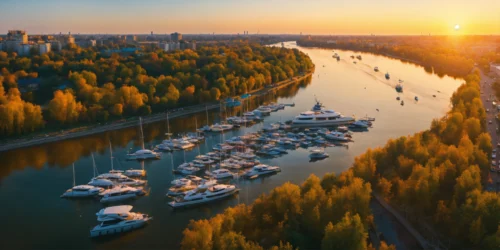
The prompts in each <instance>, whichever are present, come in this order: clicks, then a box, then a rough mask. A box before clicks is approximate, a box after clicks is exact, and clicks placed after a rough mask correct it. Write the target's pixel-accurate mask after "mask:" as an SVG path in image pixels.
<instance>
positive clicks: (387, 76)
mask: <svg viewBox="0 0 500 250" xmlns="http://www.w3.org/2000/svg"><path fill="white" fill-rule="evenodd" d="M385 79H387V80H389V79H391V75H389V72H387V73H385Z"/></svg>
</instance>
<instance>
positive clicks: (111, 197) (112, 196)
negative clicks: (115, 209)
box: [100, 186, 144, 203]
mask: <svg viewBox="0 0 500 250" xmlns="http://www.w3.org/2000/svg"><path fill="white" fill-rule="evenodd" d="M143 194H144V190H142V189H138V188H133V187H129V186H117V187H114V188H112V189H108V190H105V191H103V192H102V193H100V195H102V198H101V203H107V202H117V201H124V200H128V199H132V198H135V197H138V196H140V195H143Z"/></svg>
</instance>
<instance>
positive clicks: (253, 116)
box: [243, 112, 262, 120]
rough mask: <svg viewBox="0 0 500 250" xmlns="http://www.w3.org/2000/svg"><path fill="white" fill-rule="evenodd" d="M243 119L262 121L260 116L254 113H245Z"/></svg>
mask: <svg viewBox="0 0 500 250" xmlns="http://www.w3.org/2000/svg"><path fill="white" fill-rule="evenodd" d="M243 118H244V119H247V120H262V118H261V117H260V115H257V114H256V113H255V112H246V113H244V114H243Z"/></svg>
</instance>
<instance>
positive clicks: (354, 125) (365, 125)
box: [349, 121, 370, 128]
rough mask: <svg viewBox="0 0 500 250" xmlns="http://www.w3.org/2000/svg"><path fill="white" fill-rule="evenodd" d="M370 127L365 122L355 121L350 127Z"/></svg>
mask: <svg viewBox="0 0 500 250" xmlns="http://www.w3.org/2000/svg"><path fill="white" fill-rule="evenodd" d="M369 126H370V125H368V124H367V123H365V122H363V121H355V122H353V123H352V124H350V125H349V127H351V128H368V127H369Z"/></svg>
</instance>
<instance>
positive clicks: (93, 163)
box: [90, 153, 97, 178]
mask: <svg viewBox="0 0 500 250" xmlns="http://www.w3.org/2000/svg"><path fill="white" fill-rule="evenodd" d="M90 155H91V156H92V167H93V168H94V178H95V176H96V172H97V168H96V166H95V159H94V153H90Z"/></svg>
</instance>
